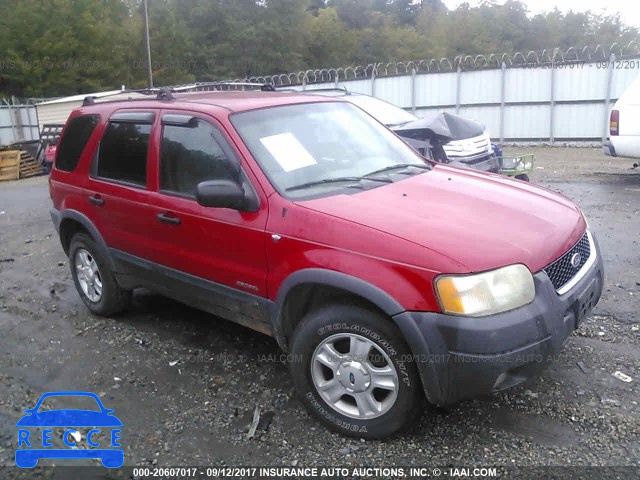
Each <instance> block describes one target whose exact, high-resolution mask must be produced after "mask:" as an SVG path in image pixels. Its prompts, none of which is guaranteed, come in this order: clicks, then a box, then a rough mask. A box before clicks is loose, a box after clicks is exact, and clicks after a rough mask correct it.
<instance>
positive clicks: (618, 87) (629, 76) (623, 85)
mask: <svg viewBox="0 0 640 480" xmlns="http://www.w3.org/2000/svg"><path fill="white" fill-rule="evenodd" d="M639 76H640V70H638V69H631V68H629V69H616V70H615V71H614V72H613V79H612V82H611V98H616V99H617V98H620V95H622V94H623V92H624V91H625V90H626V89H627V87H628V86H629V85H631V83H633V81H634V80H635V79H636V78H638V77H639Z"/></svg>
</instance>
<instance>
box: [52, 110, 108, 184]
mask: <svg viewBox="0 0 640 480" xmlns="http://www.w3.org/2000/svg"><path fill="white" fill-rule="evenodd" d="M99 120H100V116H99V115H81V116H79V117H74V118H72V119H71V120H70V121H69V125H67V128H66V130H65V132H64V136H63V137H62V139H61V140H60V145H58V150H57V152H56V168H57V169H58V170H64V171H65V172H71V171H73V170H74V169H75V168H76V166H77V165H78V161H79V160H80V155H82V151H83V150H84V147H85V146H86V144H87V141H88V140H89V137H90V136H91V134H92V133H93V131H94V130H95V128H96V125H98V121H99Z"/></svg>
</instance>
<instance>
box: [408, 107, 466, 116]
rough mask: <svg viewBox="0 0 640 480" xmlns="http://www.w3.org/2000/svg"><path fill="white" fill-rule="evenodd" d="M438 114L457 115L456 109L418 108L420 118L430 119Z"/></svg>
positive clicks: (417, 112)
mask: <svg viewBox="0 0 640 480" xmlns="http://www.w3.org/2000/svg"><path fill="white" fill-rule="evenodd" d="M438 112H449V113H456V109H455V108H439V107H431V108H418V109H416V113H415V114H416V116H418V117H420V118H428V117H430V116H431V115H434V114H436V113H438Z"/></svg>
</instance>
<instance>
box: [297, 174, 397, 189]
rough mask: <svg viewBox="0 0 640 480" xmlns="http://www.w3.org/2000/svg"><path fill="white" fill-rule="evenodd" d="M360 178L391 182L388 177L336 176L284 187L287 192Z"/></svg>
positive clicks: (355, 180) (358, 179) (353, 180)
mask: <svg viewBox="0 0 640 480" xmlns="http://www.w3.org/2000/svg"><path fill="white" fill-rule="evenodd" d="M362 180H370V181H373V182H383V183H392V181H391V180H389V179H388V178H368V177H336V178H324V179H322V180H315V181H313V182H307V183H301V184H300V185H295V186H293V187H289V188H286V189H285V190H286V191H287V192H291V191H293V190H302V189H303V188H308V187H313V186H316V185H322V184H325V183H338V182H360V181H362Z"/></svg>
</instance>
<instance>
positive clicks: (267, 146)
mask: <svg viewBox="0 0 640 480" xmlns="http://www.w3.org/2000/svg"><path fill="white" fill-rule="evenodd" d="M231 121H232V123H233V125H234V126H235V128H236V130H237V131H238V133H239V134H240V136H241V137H242V139H243V140H244V143H245V144H246V145H247V147H248V148H249V150H250V151H251V153H252V154H253V156H254V158H255V159H256V160H257V161H258V163H259V164H260V166H261V168H262V170H263V171H264V172H265V174H266V175H267V177H269V180H270V181H271V183H272V184H273V186H274V187H275V188H276V190H278V191H279V192H280V193H281V194H283V195H285V196H287V197H293V198H298V197H302V196H309V195H330V194H335V193H338V191H340V192H344V191H345V190H349V189H352V190H353V191H357V190H358V189H364V188H375V187H377V186H380V185H384V184H385V181H392V180H391V177H392V175H393V174H396V175H394V177H395V178H394V179H395V180H398V179H401V178H404V177H400V174H401V173H402V174H403V175H405V176H406V175H408V174H418V173H420V172H422V171H423V170H424V169H425V168H426V167H425V161H424V159H423V158H422V157H420V155H419V154H418V153H417V152H416V151H414V150H413V149H412V148H411V147H409V146H408V145H407V144H406V143H405V142H404V141H402V140H401V139H400V138H399V137H397V136H396V135H395V134H394V133H393V132H391V131H389V130H387V129H386V128H385V127H384V126H382V125H380V124H379V123H378V122H376V121H375V120H373V119H372V118H371V117H369V116H368V115H366V114H365V113H363V112H362V111H361V110H359V109H358V108H356V107H354V106H353V105H350V104H349V103H346V102H326V103H325V102H322V103H308V104H300V105H286V106H280V107H274V108H266V109H261V110H252V111H248V112H242V113H237V114H234V115H233V116H232V117H231ZM394 165H397V166H398V170H395V169H393V166H394ZM413 165H416V166H417V167H416V168H411V166H413ZM389 167H391V168H389ZM401 168H402V169H403V170H404V171H400V169H401ZM409 171H410V173H408V172H409ZM369 174H371V177H368V178H366V175H369ZM284 192H286V193H284Z"/></svg>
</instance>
